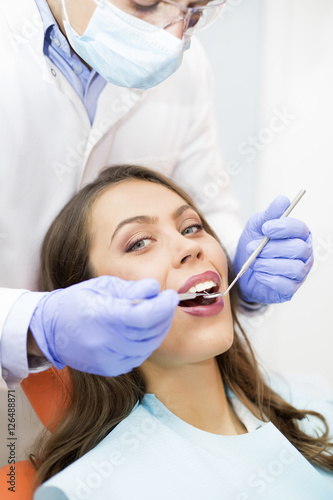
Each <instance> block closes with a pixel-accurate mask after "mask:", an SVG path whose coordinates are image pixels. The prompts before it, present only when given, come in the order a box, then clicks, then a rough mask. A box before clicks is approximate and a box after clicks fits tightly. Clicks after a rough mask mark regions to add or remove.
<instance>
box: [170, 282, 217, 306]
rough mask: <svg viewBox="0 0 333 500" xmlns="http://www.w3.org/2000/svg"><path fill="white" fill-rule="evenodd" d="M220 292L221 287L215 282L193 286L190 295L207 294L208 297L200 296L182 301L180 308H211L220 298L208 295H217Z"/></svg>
mask: <svg viewBox="0 0 333 500" xmlns="http://www.w3.org/2000/svg"><path fill="white" fill-rule="evenodd" d="M218 291H219V285H218V284H216V283H214V281H212V280H211V281H205V282H204V283H199V284H198V285H195V286H192V287H191V288H190V289H189V290H188V292H189V293H196V292H200V293H207V297H205V296H203V295H202V296H199V297H196V298H195V299H189V300H182V301H180V302H179V305H180V307H198V306H209V305H211V304H214V302H216V300H217V298H218V297H215V298H212V299H211V298H210V297H209V295H208V294H210V293H215V292H218Z"/></svg>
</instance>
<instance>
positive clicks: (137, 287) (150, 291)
mask: <svg viewBox="0 0 333 500" xmlns="http://www.w3.org/2000/svg"><path fill="white" fill-rule="evenodd" d="M160 289H161V285H160V283H159V282H158V281H157V280H156V279H154V278H144V279H141V280H139V281H136V282H135V283H134V284H133V287H132V289H131V297H132V298H137V299H148V298H151V297H155V296H156V295H157V294H158V293H159V291H160Z"/></svg>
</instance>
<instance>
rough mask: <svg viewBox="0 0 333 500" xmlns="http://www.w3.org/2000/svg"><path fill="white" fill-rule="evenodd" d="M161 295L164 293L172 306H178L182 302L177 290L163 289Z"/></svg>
mask: <svg viewBox="0 0 333 500" xmlns="http://www.w3.org/2000/svg"><path fill="white" fill-rule="evenodd" d="M160 295H163V296H164V297H165V298H166V300H168V301H169V302H170V305H171V306H172V307H176V306H177V305H178V304H179V302H180V299H179V295H178V293H177V292H176V290H172V289H167V290H163V291H162V292H161V293H160Z"/></svg>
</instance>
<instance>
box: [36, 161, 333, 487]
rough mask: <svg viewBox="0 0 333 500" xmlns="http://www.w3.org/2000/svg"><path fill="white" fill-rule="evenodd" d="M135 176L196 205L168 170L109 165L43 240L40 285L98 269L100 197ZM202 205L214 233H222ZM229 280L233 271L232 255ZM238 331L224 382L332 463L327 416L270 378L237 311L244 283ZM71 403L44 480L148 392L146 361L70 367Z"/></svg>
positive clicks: (57, 284)
mask: <svg viewBox="0 0 333 500" xmlns="http://www.w3.org/2000/svg"><path fill="white" fill-rule="evenodd" d="M129 179H136V180H142V181H148V182H154V183H157V184H161V185H163V186H165V187H166V188H167V189H170V190H171V191H174V192H175V193H177V194H178V195H179V196H180V197H181V198H183V199H184V200H185V202H186V203H188V204H189V205H190V206H192V207H193V208H194V209H195V210H197V209H196V207H195V206H194V204H193V202H192V200H191V199H190V198H189V196H188V195H187V194H185V192H184V191H182V190H181V189H180V188H179V187H177V186H176V185H175V184H174V183H173V182H171V181H170V180H169V179H167V178H166V177H164V176H162V175H161V174H158V173H156V172H154V171H151V170H149V169H146V168H143V167H138V166H128V165H125V166H123V165H121V166H117V167H109V168H106V169H105V170H104V171H102V173H101V174H100V175H99V177H98V178H97V179H96V180H95V181H94V182H92V183H90V184H89V185H87V186H85V187H84V188H83V189H81V191H79V192H78V193H77V194H76V195H75V196H74V197H73V198H72V199H71V200H70V201H69V203H68V204H67V205H66V206H65V208H64V209H63V210H62V211H61V212H60V214H59V215H58V216H57V218H56V219H55V221H54V222H53V224H52V225H51V227H50V229H49V231H48V233H47V234H46V237H45V239H44V244H43V247H42V256H41V288H42V290H46V291H50V290H54V289H57V288H65V287H68V286H70V285H73V284H75V283H78V282H81V281H84V280H88V279H90V278H93V277H95V276H94V273H93V271H92V268H91V266H90V262H89V249H90V243H91V241H90V234H89V227H90V214H91V208H92V205H93V203H94V202H95V200H96V199H97V198H98V197H99V196H100V195H101V193H102V192H103V191H104V190H105V189H107V188H109V187H110V186H111V185H114V184H115V183H119V182H123V181H126V180H129ZM197 212H198V213H199V215H200V217H201V219H202V223H203V226H204V229H205V230H206V231H207V233H209V234H211V235H212V236H214V237H215V238H216V239H218V238H217V236H216V234H215V233H214V231H213V230H212V229H211V228H210V226H209V225H208V223H207V222H206V220H205V218H204V217H203V216H202V214H200V212H199V211H198V210H197ZM228 269H229V277H228V278H229V282H230V280H231V279H232V278H233V271H232V266H231V263H230V260H229V259H228ZM230 300H231V308H232V314H233V320H234V329H235V336H234V342H233V344H232V346H231V347H230V349H229V350H228V351H226V352H225V353H223V354H220V355H219V356H217V358H216V359H217V362H218V366H219V368H220V371H221V376H222V380H223V382H224V384H226V386H227V387H229V388H230V389H231V390H232V391H233V392H234V393H235V395H236V396H237V397H238V398H239V400H240V401H241V402H242V403H243V404H244V405H245V406H246V407H247V408H248V409H249V410H250V411H251V412H252V413H253V414H254V415H255V416H256V417H258V418H259V419H261V420H263V421H271V422H273V424H274V425H275V426H276V427H277V428H278V429H279V430H280V431H281V432H282V434H284V436H285V437H286V438H287V439H288V440H289V441H290V442H291V443H292V444H293V445H294V446H295V447H296V448H297V449H298V450H299V451H300V453H301V454H302V455H303V456H304V457H305V458H306V459H307V460H309V461H310V462H311V463H312V464H313V465H317V466H320V467H321V468H324V469H327V470H330V471H333V455H332V448H333V444H332V443H330V441H329V435H328V432H329V430H328V426H327V423H326V420H325V418H324V417H323V416H322V415H321V414H319V413H317V412H314V411H308V410H298V409H296V408H294V407H293V406H292V405H290V404H289V403H287V402H286V401H284V400H283V399H282V398H281V397H280V396H279V395H278V394H277V393H275V392H274V391H273V390H272V389H271V388H270V387H269V386H268V385H267V384H266V383H265V381H264V378H263V376H262V374H261V371H260V369H259V366H258V363H257V361H256V359H255V356H254V353H253V350H252V348H251V345H250V343H249V341H248V339H247V337H246V334H245V332H244V330H243V329H242V327H241V325H240V323H239V320H238V319H237V314H236V310H237V307H238V303H237V291H236V289H235V288H234V289H232V290H231V293H230ZM68 370H69V374H70V379H71V387H70V388H69V392H70V398H69V399H70V403H69V404H68V405H67V408H66V410H65V414H64V415H63V418H61V419H60V421H59V423H58V424H57V426H56V427H55V429H54V430H53V432H52V434H51V435H50V436H47V437H45V436H42V437H41V439H40V440H39V442H38V443H37V445H36V447H35V450H34V455H31V457H33V458H31V459H32V461H33V463H34V464H35V465H36V464H37V466H38V469H39V470H38V482H39V483H42V482H44V481H46V480H47V479H48V478H50V477H52V476H53V475H54V474H56V473H57V472H59V471H61V470H62V469H64V468H65V467H67V466H68V465H69V464H71V463H72V462H74V461H75V460H77V459H78V458H80V457H82V455H84V454H85V453H87V452H88V451H89V450H91V449H92V448H94V447H95V446H96V445H97V444H98V443H99V442H100V441H101V440H102V439H103V438H104V437H105V436H106V435H107V434H108V433H109V432H111V431H112V429H114V427H115V426H116V425H117V424H118V423H119V422H121V421H122V420H123V419H124V418H126V417H127V416H128V415H129V413H130V412H131V410H132V409H133V407H134V405H135V403H136V402H137V401H138V400H139V401H141V400H142V397H143V396H144V394H145V381H144V379H143V376H142V374H141V372H140V368H135V369H134V370H132V371H131V372H130V373H127V374H125V375H120V376H117V377H102V376H97V375H91V374H88V373H83V372H79V371H77V370H74V369H71V368H69V369H68ZM309 415H311V416H315V417H317V418H318V419H319V420H320V421H321V422H322V424H323V426H324V431H323V432H322V434H321V435H317V436H315V437H313V436H309V435H307V434H306V433H304V432H303V431H302V430H301V429H300V427H299V422H300V421H301V420H303V419H304V418H306V417H307V416H309Z"/></svg>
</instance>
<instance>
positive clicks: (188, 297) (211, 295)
mask: <svg viewBox="0 0 333 500" xmlns="http://www.w3.org/2000/svg"><path fill="white" fill-rule="evenodd" d="M305 193H306V191H305V189H301V191H300V192H299V193H298V195H297V196H296V197H295V198H294V199H293V201H292V202H291V203H290V205H289V207H288V208H287V209H286V210H285V211H284V212H283V214H282V215H281V217H280V219H283V218H284V217H287V216H288V215H289V214H290V212H291V211H292V210H293V209H294V208H295V207H296V205H297V203H298V202H299V201H300V199H301V198H302V197H303V196H304V195H305ZM269 239H270V238H268V236H265V237H264V238H263V240H262V241H261V242H260V243H259V245H258V246H257V248H256V249H255V250H254V251H253V252H252V253H251V255H250V257H249V258H248V259H247V260H246V261H245V262H244V264H243V265H242V267H241V268H240V270H239V272H238V274H237V276H236V278H235V279H234V280H233V282H232V283H231V284H230V285H229V286H228V288H227V289H226V291H225V292H216V293H207V292H206V293H205V292H197V293H180V294H179V298H180V301H183V300H191V299H195V298H196V297H203V296H205V297H207V298H210V299H213V298H215V297H223V296H224V295H226V294H227V293H228V292H229V291H230V289H231V288H232V287H233V286H234V284H235V283H236V282H237V281H238V280H239V278H240V277H241V276H242V275H243V274H244V273H245V271H246V270H247V269H248V268H249V267H250V265H251V264H252V262H253V261H254V259H255V258H256V257H257V256H258V255H259V254H260V252H261V250H262V249H263V248H264V246H265V245H266V244H267V243H268V241H269Z"/></svg>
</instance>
